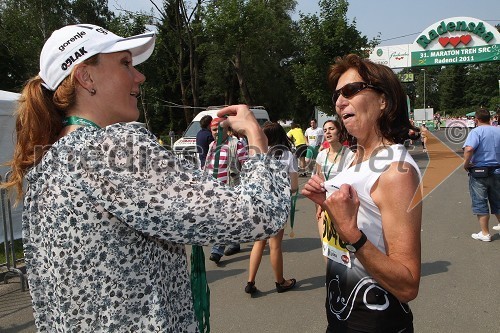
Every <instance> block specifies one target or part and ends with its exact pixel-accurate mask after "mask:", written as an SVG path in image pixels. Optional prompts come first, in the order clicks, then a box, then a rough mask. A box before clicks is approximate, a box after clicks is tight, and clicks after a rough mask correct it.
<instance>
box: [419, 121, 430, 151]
mask: <svg viewBox="0 0 500 333" xmlns="http://www.w3.org/2000/svg"><path fill="white" fill-rule="evenodd" d="M428 138H429V129H428V128H427V126H425V124H422V126H421V127H420V140H421V141H422V151H423V152H424V153H426V152H427V140H428Z"/></svg>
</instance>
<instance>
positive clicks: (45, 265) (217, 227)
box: [2, 24, 290, 333]
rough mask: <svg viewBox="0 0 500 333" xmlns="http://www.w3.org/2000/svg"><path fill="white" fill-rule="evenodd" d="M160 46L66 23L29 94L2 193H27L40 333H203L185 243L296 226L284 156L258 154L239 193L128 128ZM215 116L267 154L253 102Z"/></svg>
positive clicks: (28, 245) (148, 38) (259, 235)
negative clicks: (147, 64)
mask: <svg viewBox="0 0 500 333" xmlns="http://www.w3.org/2000/svg"><path fill="white" fill-rule="evenodd" d="M154 43H155V35H154V33H145V34H141V35H137V36H133V37H130V38H122V37H120V36H117V35H115V34H113V33H112V32H110V31H107V30H105V29H104V28H102V27H98V26H95V25H91V24H78V25H70V26H66V27H63V28H61V29H59V30H56V31H55V32H53V33H52V35H51V36H50V37H49V38H48V40H47V41H46V43H45V45H44V46H43V48H42V52H41V55H40V72H39V75H37V76H35V77H33V78H32V79H30V80H29V81H28V82H27V83H26V84H25V86H24V88H23V91H22V97H21V99H20V102H19V106H18V109H17V111H16V123H17V126H16V145H15V147H14V156H13V159H12V161H11V162H10V166H11V168H12V173H11V177H10V179H9V182H8V183H4V184H2V187H5V188H9V189H11V190H17V194H18V199H21V197H22V196H24V208H23V216H22V225H23V244H24V253H25V262H26V268H27V277H28V282H29V291H30V294H31V298H32V304H33V314H34V318H35V325H36V326H37V328H38V331H40V332H97V333H100V332H130V331H132V332H192V333H195V332H199V328H198V320H197V317H196V316H195V311H194V306H193V299H192V296H193V295H192V293H191V288H190V276H189V272H188V269H187V268H188V265H187V258H186V250H185V245H186V244H191V245H192V244H195V245H209V244H213V243H215V242H230V241H233V240H234V238H235V237H238V240H240V241H246V242H249V241H254V240H256V239H264V238H266V237H269V236H272V235H273V234H274V233H276V232H278V230H280V229H281V228H282V227H283V225H284V223H285V222H286V219H287V216H288V213H289V208H290V191H289V181H288V179H287V175H286V173H284V172H282V171H281V168H282V166H281V164H279V163H278V162H276V161H272V160H268V159H266V158H265V157H264V156H262V155H261V154H255V155H254V156H253V157H252V158H251V159H250V160H249V161H248V162H247V164H248V167H249V169H246V170H245V171H244V176H243V177H242V179H243V180H242V184H241V185H240V186H239V187H238V188H237V189H234V188H229V187H227V186H223V185H221V184H220V182H217V181H216V180H214V179H213V178H212V177H208V176H206V175H204V174H203V173H202V172H201V171H200V170H193V169H192V165H191V164H190V163H183V161H181V160H178V159H176V158H175V155H174V154H172V153H171V152H170V151H169V150H167V149H164V148H163V147H161V146H160V145H159V144H158V141H157V138H156V137H155V136H154V135H153V134H152V133H151V132H149V131H148V130H147V129H146V128H144V127H142V126H138V125H135V124H130V123H129V122H132V121H135V120H137V119H138V118H139V110H138V108H137V99H138V97H139V95H140V85H141V84H142V83H143V82H144V80H145V77H144V75H143V74H142V73H140V72H139V71H137V69H136V68H135V67H134V66H133V65H137V64H140V63H141V62H143V61H145V60H146V59H147V58H148V57H149V56H150V55H151V53H152V52H153V49H154ZM61 45H63V46H64V47H62V46H61ZM61 64H63V66H61ZM218 114H219V116H220V117H224V116H229V117H228V118H227V120H226V121H225V126H229V125H231V126H233V128H235V129H237V130H238V131H241V132H243V133H244V134H246V135H247V136H248V138H249V143H250V144H251V145H252V147H254V148H255V150H254V152H257V150H260V151H267V138H266V137H265V135H264V133H263V132H262V130H261V129H260V127H259V125H258V123H257V121H256V120H255V118H254V116H253V114H252V112H251V111H250V110H249V109H248V108H247V107H246V106H230V107H227V108H224V109H222V110H221V111H219V113H218ZM36 147H43V150H42V149H35V148H36ZM145 154H146V155H147V156H146V155H145ZM145 156H146V157H145ZM23 185H24V186H25V187H23ZM24 189H25V190H26V192H25V193H24ZM206 193H212V196H210V197H209V198H207V197H206ZM243 208H244V209H243ZM235 216H237V217H238V218H237V219H235V218H234V217H235ZM235 235H237V236H235Z"/></svg>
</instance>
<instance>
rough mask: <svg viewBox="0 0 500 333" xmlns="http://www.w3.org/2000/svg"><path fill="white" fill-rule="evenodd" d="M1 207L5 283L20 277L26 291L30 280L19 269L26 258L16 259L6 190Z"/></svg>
mask: <svg viewBox="0 0 500 333" xmlns="http://www.w3.org/2000/svg"><path fill="white" fill-rule="evenodd" d="M9 174H10V172H7V174H6V175H5V180H7V179H8V178H9ZM1 182H2V176H1V175H0V183H1ZM0 207H1V214H0V219H1V220H2V228H3V235H4V240H3V241H4V243H3V244H4V246H3V247H4V252H5V262H4V263H0V267H5V268H6V270H7V271H6V272H5V275H4V283H8V281H9V278H12V277H16V276H18V277H19V278H20V279H21V290H22V291H25V290H26V289H27V287H28V280H27V278H26V275H25V274H24V273H23V272H22V271H21V270H20V269H19V268H18V265H19V263H21V262H23V261H24V256H23V257H21V258H17V257H16V251H15V249H14V240H15V239H14V226H13V221H12V206H11V201H10V197H9V194H8V193H7V191H6V190H5V189H0Z"/></svg>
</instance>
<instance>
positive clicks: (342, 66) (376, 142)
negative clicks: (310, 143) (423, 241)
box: [302, 54, 422, 333]
mask: <svg viewBox="0 0 500 333" xmlns="http://www.w3.org/2000/svg"><path fill="white" fill-rule="evenodd" d="M328 82H329V85H330V87H331V88H332V90H333V97H332V101H333V103H334V104H335V109H336V112H337V114H338V115H339V117H340V118H341V121H342V122H343V128H345V129H346V130H347V132H348V133H349V134H350V135H352V136H354V137H355V138H356V141H357V149H356V152H355V153H354V158H353V162H352V164H351V165H350V166H349V167H348V168H347V169H343V170H342V171H341V172H340V173H339V174H338V175H336V176H335V177H333V178H332V179H330V180H328V181H326V182H324V181H323V179H322V178H321V177H319V176H318V175H314V176H312V177H311V179H310V180H309V181H308V182H307V183H306V185H305V186H304V189H303V190H302V194H304V195H305V196H307V197H309V198H310V199H311V200H313V201H314V202H315V203H317V204H319V205H321V206H322V208H323V209H324V210H326V211H327V213H328V216H329V217H330V222H329V223H328V224H327V228H328V229H327V230H325V233H326V234H327V235H328V237H329V238H330V239H335V240H336V242H335V243H334V245H335V246H334V249H332V254H331V255H330V256H329V258H328V264H327V273H326V288H327V293H326V294H327V300H326V311H327V319H328V328H327V330H326V332H327V333H333V332H335V333H338V332H371V333H375V332H413V315H412V312H411V311H410V308H409V306H408V304H407V303H408V302H409V301H411V300H413V299H414V298H415V297H416V296H417V294H418V289H419V284H420V268H421V260H420V258H421V255H420V249H421V245H420V233H421V219H422V204H421V202H417V203H416V204H415V206H413V199H414V196H415V194H419V193H421V192H420V191H419V184H420V181H421V175H420V172H419V168H418V166H417V164H416V163H415V161H414V160H413V158H412V157H411V156H410V154H408V151H407V150H406V149H405V147H404V146H403V145H402V143H403V142H404V141H405V140H406V139H407V138H408V133H409V130H410V129H411V128H412V126H411V124H410V121H409V119H408V111H407V104H406V94H405V92H404V90H403V87H402V85H401V82H400V81H399V79H398V77H397V76H396V75H395V74H394V72H393V71H392V69H390V68H389V67H387V66H384V65H380V64H375V63H373V62H371V61H369V60H368V59H363V58H360V57H359V56H358V55H354V54H349V55H347V56H345V57H343V58H337V59H336V61H335V64H334V65H333V66H332V67H331V68H330V70H329V74H328ZM327 190H331V191H332V194H331V195H330V196H329V197H328V198H326V193H325V192H326V191H327ZM325 199H326V200H325Z"/></svg>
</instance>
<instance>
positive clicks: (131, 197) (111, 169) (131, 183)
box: [68, 124, 290, 245]
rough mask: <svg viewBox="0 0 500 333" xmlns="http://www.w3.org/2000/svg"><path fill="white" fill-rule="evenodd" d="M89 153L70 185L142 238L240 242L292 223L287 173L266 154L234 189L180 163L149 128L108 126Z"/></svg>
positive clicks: (254, 160) (246, 167)
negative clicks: (145, 236) (80, 190)
mask: <svg viewBox="0 0 500 333" xmlns="http://www.w3.org/2000/svg"><path fill="white" fill-rule="evenodd" d="M87 149H88V150H91V151H89V152H86V153H85V154H81V155H82V158H83V157H85V156H90V157H92V161H88V160H86V161H82V164H83V163H85V164H86V165H87V166H88V167H84V168H83V167H82V168H76V170H74V171H73V172H70V173H68V176H69V177H71V179H72V183H73V184H74V186H75V187H79V188H81V189H82V190H83V191H85V193H87V195H88V196H89V198H91V200H93V201H94V202H95V204H96V205H99V206H101V207H103V209H105V210H106V211H108V212H109V213H111V214H113V215H114V216H115V217H116V218H118V219H119V220H120V221H121V222H123V223H126V224H127V225H128V226H130V227H131V228H132V229H135V230H137V231H138V232H140V233H143V234H144V235H147V236H151V237H156V238H158V239H163V240H166V241H170V242H174V243H180V244H197V245H208V244H213V243H229V242H238V243H242V242H250V241H254V240H256V239H264V238H267V237H269V236H272V235H274V234H275V233H276V232H278V231H279V230H280V229H281V228H282V227H283V224H284V223H285V222H286V220H287V217H288V213H289V209H290V186H289V180H288V174H287V172H286V171H283V170H282V169H283V168H282V165H281V164H280V163H279V162H278V161H275V160H274V159H267V158H266V156H265V155H256V156H254V157H252V158H250V159H249V160H248V161H247V163H245V165H244V166H243V170H242V173H241V184H240V185H239V186H237V187H235V188H230V187H228V186H226V185H224V184H222V183H220V182H219V181H217V180H216V179H214V178H213V177H212V176H211V175H208V174H206V173H203V172H202V171H200V170H196V169H195V167H194V166H193V165H190V164H185V162H183V161H182V160H178V159H177V158H175V156H174V154H173V153H171V152H170V151H167V150H166V149H164V148H162V147H160V146H159V145H158V144H157V142H156V139H155V137H154V136H153V135H151V133H149V132H148V131H147V130H146V129H144V128H138V127H133V126H130V125H122V124H117V125H112V126H108V127H107V128H106V130H105V131H103V132H102V134H101V135H100V136H98V137H96V139H95V140H94V142H92V143H91V145H89V147H87ZM77 162H78V161H76V162H75V163H77ZM120 162H123V163H124V164H121V163H120ZM122 165H123V166H122Z"/></svg>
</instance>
